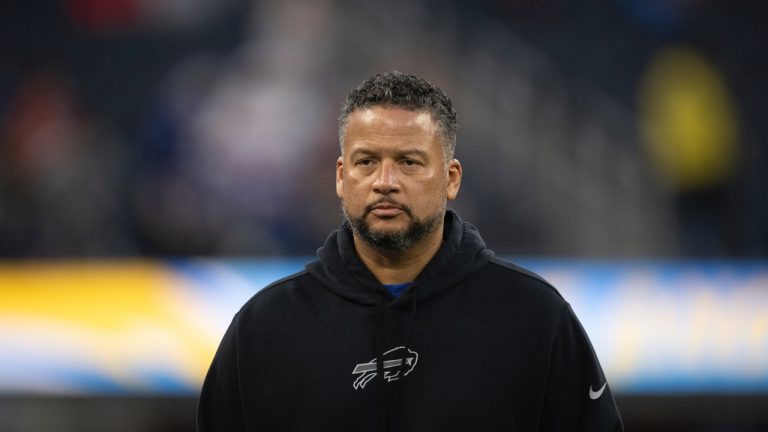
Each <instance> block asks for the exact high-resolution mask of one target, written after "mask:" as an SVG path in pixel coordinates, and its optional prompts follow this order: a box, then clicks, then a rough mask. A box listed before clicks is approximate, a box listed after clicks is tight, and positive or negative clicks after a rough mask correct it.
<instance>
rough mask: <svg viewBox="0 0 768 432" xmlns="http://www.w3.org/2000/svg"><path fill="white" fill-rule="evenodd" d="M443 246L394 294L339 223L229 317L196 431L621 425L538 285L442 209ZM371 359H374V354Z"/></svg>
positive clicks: (570, 331)
mask: <svg viewBox="0 0 768 432" xmlns="http://www.w3.org/2000/svg"><path fill="white" fill-rule="evenodd" d="M444 232H445V233H444V239H443V240H444V241H443V245H442V246H441V248H440V250H439V251H438V252H437V254H436V255H435V257H434V258H433V259H432V260H431V261H430V262H429V264H428V265H427V267H426V268H425V269H424V270H423V271H422V272H421V274H420V275H419V276H418V278H416V280H415V281H414V283H413V284H412V285H411V286H410V287H408V288H407V289H406V290H405V291H404V292H403V293H402V294H401V295H400V296H399V297H397V298H394V297H393V296H392V295H391V294H390V293H389V292H388V291H387V290H386V289H385V288H384V287H382V285H381V284H380V283H379V282H378V281H377V280H376V278H375V277H374V276H373V274H372V273H371V272H370V271H369V270H368V269H367V268H366V267H365V265H364V264H363V263H362V261H360V259H359V258H358V256H357V253H356V252H355V248H354V243H353V240H352V234H351V231H350V230H349V228H348V227H347V226H346V225H344V226H342V227H341V228H340V229H339V230H337V231H334V232H333V233H332V234H331V235H330V236H329V237H328V240H327V241H326V243H325V245H324V246H323V247H322V248H320V249H319V250H318V258H319V260H318V261H315V262H312V263H310V264H308V265H307V267H306V270H305V271H302V272H300V273H297V274H295V275H292V276H290V277H287V278H285V279H282V280H279V281H277V282H275V283H274V284H272V285H270V286H268V287H267V288H265V289H263V290H262V291H260V292H259V293H258V294H256V295H255V296H253V298H251V299H250V300H249V301H248V302H247V303H246V304H245V305H244V306H243V307H242V309H241V310H240V311H239V312H238V313H237V314H236V315H235V317H234V319H233V321H232V324H231V325H230V326H229V329H227V332H226V334H225V335H224V338H223V340H222V341H221V345H220V346H219V348H218V350H217V352H216V356H215V358H214V360H213V363H212V364H211V368H210V370H209V371H208V375H207V376H206V378H205V382H204V384H203V389H202V394H201V396H200V402H199V405H198V415H197V430H198V431H200V432H209V431H228V432H229V431H326V430H327V431H331V430H332V431H383V430H386V431H390V430H391V431H502V430H504V431H595V432H597V431H621V430H623V428H622V424H621V419H620V417H619V413H618V410H617V408H616V405H615V403H614V400H613V397H612V395H611V391H610V388H609V387H608V386H607V385H606V380H605V376H604V375H603V372H602V369H601V368H600V364H599V363H598V360H597V357H596V356H595V353H594V351H593V350H592V346H591V344H590V342H589V339H588V338H587V335H586V333H585V332H584V329H583V328H582V327H581V325H580V324H579V322H578V320H577V319H576V317H575V316H574V314H573V311H572V310H571V308H570V306H569V305H568V303H566V302H565V300H563V298H562V297H561V296H560V295H559V294H558V292H557V291H556V290H555V289H554V288H553V287H552V286H551V285H549V284H548V283H547V282H545V281H544V280H542V279H541V278H539V277H538V276H536V275H534V274H533V273H531V272H529V271H527V270H524V269H522V268H520V267H518V266H516V265H514V264H511V263H508V262H505V261H502V260H500V259H498V258H496V257H495V256H494V254H493V252H492V251H490V250H489V249H487V248H486V247H485V243H484V242H483V240H482V238H481V237H480V234H479V233H478V232H477V230H476V229H475V228H474V227H473V226H472V225H470V224H468V223H465V222H462V221H461V219H460V218H459V216H458V215H457V214H456V213H454V212H452V211H448V212H447V213H446V221H445V231H444ZM382 354H383V355H382Z"/></svg>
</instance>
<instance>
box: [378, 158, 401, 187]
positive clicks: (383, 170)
mask: <svg viewBox="0 0 768 432" xmlns="http://www.w3.org/2000/svg"><path fill="white" fill-rule="evenodd" d="M373 190H374V192H378V193H380V194H390V193H393V192H397V191H399V190H400V182H399V181H398V179H397V169H396V168H395V167H394V165H393V164H392V163H390V162H389V161H384V162H383V163H382V164H381V165H380V167H379V172H378V173H376V178H375V179H374V182H373Z"/></svg>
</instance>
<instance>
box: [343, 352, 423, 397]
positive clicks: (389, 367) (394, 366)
mask: <svg viewBox="0 0 768 432" xmlns="http://www.w3.org/2000/svg"><path fill="white" fill-rule="evenodd" d="M405 349H406V348H405V347H403V346H399V347H397V348H392V349H391V350H389V351H387V352H385V353H384V354H383V356H382V357H383V358H382V360H383V362H382V363H383V367H384V379H385V380H387V382H392V381H395V380H398V379H400V366H401V365H402V364H403V357H405V367H404V368H403V371H404V373H403V376H405V375H408V374H409V373H411V371H413V368H414V367H416V363H417V362H418V361H419V354H418V353H416V352H415V351H411V350H408V352H407V353H405V352H404V351H405ZM403 354H405V356H403ZM376 373H377V372H376V358H374V359H373V360H371V361H369V362H368V363H358V364H357V365H356V366H355V369H354V370H353V371H352V375H357V374H360V376H359V377H357V378H356V379H355V382H354V383H352V387H354V389H355V390H359V389H361V388H365V385H366V384H368V382H370V381H371V380H372V379H373V378H374V377H375V376H376Z"/></svg>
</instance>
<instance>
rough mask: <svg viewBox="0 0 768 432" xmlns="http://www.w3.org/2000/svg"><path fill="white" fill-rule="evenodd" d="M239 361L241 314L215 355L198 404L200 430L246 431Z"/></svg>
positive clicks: (210, 431)
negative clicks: (241, 398)
mask: <svg viewBox="0 0 768 432" xmlns="http://www.w3.org/2000/svg"><path fill="white" fill-rule="evenodd" d="M244 430H245V425H244V419H243V410H242V403H241V400H240V380H239V373H238V362H237V316H236V317H235V319H234V320H233V321H232V323H231V324H230V326H229V328H228V329H227V331H226V333H225V334H224V337H223V338H222V340H221V344H220V345H219V348H218V350H216V355H215V356H214V358H213V362H212V363H211V367H210V369H208V374H207V375H206V376H205V381H204V382H203V389H202V392H201V394H200V400H199V402H198V405H197V431H198V432H215V431H222V432H224V431H227V432H229V431H244Z"/></svg>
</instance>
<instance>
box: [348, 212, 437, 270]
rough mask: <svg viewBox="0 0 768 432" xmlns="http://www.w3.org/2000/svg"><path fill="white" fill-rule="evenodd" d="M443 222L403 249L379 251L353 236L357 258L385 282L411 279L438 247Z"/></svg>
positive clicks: (424, 265)
mask: <svg viewBox="0 0 768 432" xmlns="http://www.w3.org/2000/svg"><path fill="white" fill-rule="evenodd" d="M444 224H445V222H440V225H439V226H438V227H437V228H436V229H435V231H434V232H433V233H431V234H429V235H428V236H427V237H425V238H423V239H422V240H421V241H420V242H419V243H417V244H415V245H413V247H412V248H410V249H408V250H406V251H402V252H393V251H382V250H379V249H376V248H374V247H372V246H370V245H369V244H368V243H366V242H365V241H363V240H362V239H360V238H358V236H356V235H353V240H354V242H355V249H356V250H357V255H358V256H359V257H360V260H361V261H362V262H363V264H365V266H366V267H368V269H369V270H370V271H371V273H373V275H374V276H375V277H376V279H378V281H379V282H381V283H382V284H385V285H392V284H401V283H407V282H413V281H414V280H415V279H416V277H417V276H418V275H419V273H421V271H422V270H424V267H426V266H427V264H428V263H429V261H430V260H431V259H432V257H433V256H435V254H436V253H437V251H438V249H440V245H441V244H442V242H443V229H444Z"/></svg>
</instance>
